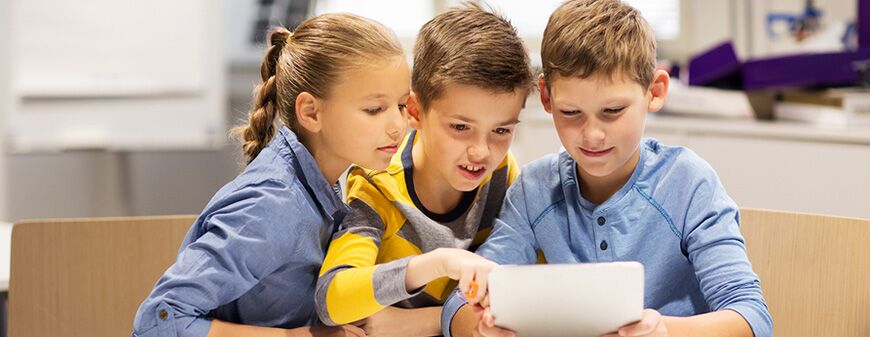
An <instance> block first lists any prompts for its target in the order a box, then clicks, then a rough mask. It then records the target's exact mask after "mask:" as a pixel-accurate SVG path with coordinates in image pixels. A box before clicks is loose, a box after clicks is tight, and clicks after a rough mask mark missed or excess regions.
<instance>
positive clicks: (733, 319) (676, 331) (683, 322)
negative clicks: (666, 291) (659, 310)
mask: <svg viewBox="0 0 870 337" xmlns="http://www.w3.org/2000/svg"><path fill="white" fill-rule="evenodd" d="M662 320H663V321H664V322H665V325H666V326H667V328H668V335H670V336H675V337H683V336H686V337H697V336H705V337H753V334H752V329H751V328H750V326H749V323H747V322H746V320H745V319H743V316H741V315H740V314H738V313H737V312H736V311H733V310H728V309H725V310H719V311H714V312H710V313H706V314H701V315H695V316H689V317H672V316H665V317H662Z"/></svg>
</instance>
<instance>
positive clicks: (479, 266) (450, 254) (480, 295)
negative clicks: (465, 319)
mask: <svg viewBox="0 0 870 337" xmlns="http://www.w3.org/2000/svg"><path fill="white" fill-rule="evenodd" d="M433 253H435V254H437V255H438V257H439V261H441V263H439V272H440V273H441V275H443V276H447V277H449V278H451V279H454V280H458V281H459V290H460V291H462V293H463V294H465V295H466V296H465V297H466V300H467V301H468V303H469V304H471V305H474V304H477V303H479V302H480V301H481V300H482V299H484V298H485V297H486V295H487V281H488V277H489V271H490V270H492V268H494V267H495V266H497V264H496V263H495V262H492V261H490V260H487V259H485V258H483V257H480V256H479V255H477V254H474V253H472V252H469V251H467V250H464V249H458V248H438V249H436V250H434V251H433ZM472 281H473V282H474V283H476V290H475V291H472V290H473V289H472V288H473V287H472Z"/></svg>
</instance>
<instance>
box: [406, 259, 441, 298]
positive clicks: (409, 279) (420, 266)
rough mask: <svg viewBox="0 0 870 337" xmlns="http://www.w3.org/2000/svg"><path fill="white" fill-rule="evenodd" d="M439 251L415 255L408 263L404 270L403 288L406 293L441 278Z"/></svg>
mask: <svg viewBox="0 0 870 337" xmlns="http://www.w3.org/2000/svg"><path fill="white" fill-rule="evenodd" d="M440 255H441V253H439V250H438V249H436V250H433V251H431V252H428V253H425V254H421V255H416V256H414V257H412V258H411V260H409V261H408V266H407V267H406V270H405V288H406V289H407V291H408V292H412V291H413V290H414V289H417V288H420V287H422V286H425V285H426V284H427V283H429V282H431V281H432V280H435V279H437V278H439V277H441V274H443V273H442V270H443V269H444V268H443V267H442V266H441V264H442V263H441V260H443V259H442V258H441V257H440Z"/></svg>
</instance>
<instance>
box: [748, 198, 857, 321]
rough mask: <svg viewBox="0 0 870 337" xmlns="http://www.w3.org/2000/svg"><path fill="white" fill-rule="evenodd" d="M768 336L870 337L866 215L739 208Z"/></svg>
mask: <svg viewBox="0 0 870 337" xmlns="http://www.w3.org/2000/svg"><path fill="white" fill-rule="evenodd" d="M740 227H741V231H742V232H743V235H744V237H745V238H746V249H747V252H748V254H749V260H750V261H751V262H752V267H753V269H754V270H755V272H756V273H757V274H758V276H759V278H760V279H761V289H762V291H763V292H764V297H765V299H766V301H767V305H768V307H769V309H770V314H771V316H773V325H774V332H775V333H774V335H776V336H840V337H844V336H855V337H859V336H860V337H866V336H870V220H861V219H851V218H842V217H833V216H822V215H812V214H801V213H789V212H779V211H768V210H759V209H742V210H741V225H740Z"/></svg>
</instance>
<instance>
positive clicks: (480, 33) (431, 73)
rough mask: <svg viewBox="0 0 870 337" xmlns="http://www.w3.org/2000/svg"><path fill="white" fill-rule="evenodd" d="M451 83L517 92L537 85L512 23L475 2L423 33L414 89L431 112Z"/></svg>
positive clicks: (453, 10)
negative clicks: (431, 104)
mask: <svg viewBox="0 0 870 337" xmlns="http://www.w3.org/2000/svg"><path fill="white" fill-rule="evenodd" d="M448 84H463V85H472V86H476V87H480V88H483V89H488V90H492V91H493V92H513V91H515V90H517V89H520V88H521V89H525V90H527V91H526V93H528V92H529V90H531V88H532V87H533V86H534V76H533V75H532V70H531V66H530V62H529V55H528V51H527V50H526V48H525V46H524V45H523V41H522V39H520V38H519V36H517V31H516V29H515V28H514V27H513V26H512V25H511V23H510V22H509V21H508V20H507V19H505V18H503V17H501V16H499V15H497V14H495V13H493V12H492V11H491V10H485V9H484V8H482V7H481V6H480V5H478V4H475V3H466V4H465V5H464V6H463V7H459V8H451V9H449V10H447V11H446V12H444V13H441V14H439V15H437V16H435V17H434V18H433V19H432V20H430V21H429V22H427V23H426V24H425V25H423V27H422V28H421V29H420V34H419V35H418V37H417V43H416V44H415V46H414V67H413V73H412V76H411V89H412V90H414V93H415V94H416V95H417V98H418V100H419V102H420V105H421V108H422V109H423V110H426V109H427V108H428V107H429V104H430V103H432V101H433V100H435V99H438V98H439V97H440V95H441V93H442V91H443V90H444V87H445V86H446V85H448Z"/></svg>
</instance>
